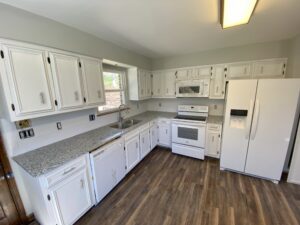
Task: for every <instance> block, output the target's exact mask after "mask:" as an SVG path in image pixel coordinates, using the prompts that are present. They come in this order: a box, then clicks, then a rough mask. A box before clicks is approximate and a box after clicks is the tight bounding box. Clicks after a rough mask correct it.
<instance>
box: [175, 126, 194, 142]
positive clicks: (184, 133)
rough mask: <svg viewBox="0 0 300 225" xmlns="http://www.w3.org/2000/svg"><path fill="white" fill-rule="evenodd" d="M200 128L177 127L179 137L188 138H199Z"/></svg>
mask: <svg viewBox="0 0 300 225" xmlns="http://www.w3.org/2000/svg"><path fill="white" fill-rule="evenodd" d="M198 131H199V130H198V129H196V128H186V127H178V128H177V137H178V138H182V139H188V140H194V141H197V140H198Z"/></svg>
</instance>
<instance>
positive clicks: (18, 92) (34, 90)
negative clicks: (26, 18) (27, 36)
mask: <svg viewBox="0 0 300 225" xmlns="http://www.w3.org/2000/svg"><path fill="white" fill-rule="evenodd" d="M2 48H3V56H4V64H5V66H4V67H5V70H6V74H7V76H6V77H4V75H3V78H5V79H6V81H8V85H5V83H4V82H3V88H4V89H6V90H7V93H8V92H9V91H10V93H11V100H9V99H7V100H8V103H7V104H8V105H10V104H11V105H10V106H11V109H9V110H13V111H15V112H13V113H12V114H14V113H15V115H16V116H19V115H28V114H38V113H45V112H51V111H54V102H53V96H52V89H51V85H50V83H51V81H50V72H51V71H50V70H49V68H48V65H47V53H46V51H43V50H40V49H33V48H25V47H24V48H23V47H19V46H18V47H17V46H12V45H4V46H2ZM8 86H9V87H8ZM9 89H10V90H9ZM7 96H8V95H7Z"/></svg>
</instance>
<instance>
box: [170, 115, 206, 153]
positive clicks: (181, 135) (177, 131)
mask: <svg viewBox="0 0 300 225" xmlns="http://www.w3.org/2000/svg"><path fill="white" fill-rule="evenodd" d="M205 131H206V125H204V124H193V123H192V122H191V123H190V122H177V121H173V122H172V142H173V143H177V144H184V145H189V146H194V147H199V148H205Z"/></svg>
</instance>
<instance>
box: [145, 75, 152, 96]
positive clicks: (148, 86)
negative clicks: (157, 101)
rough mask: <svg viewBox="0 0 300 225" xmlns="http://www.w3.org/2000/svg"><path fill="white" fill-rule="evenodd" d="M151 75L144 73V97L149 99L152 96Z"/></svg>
mask: <svg viewBox="0 0 300 225" xmlns="http://www.w3.org/2000/svg"><path fill="white" fill-rule="evenodd" d="M151 77H152V73H151V72H149V71H147V72H146V97H147V98H151V96H152V79H151Z"/></svg>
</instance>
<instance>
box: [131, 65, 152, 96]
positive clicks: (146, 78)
mask: <svg viewBox="0 0 300 225" xmlns="http://www.w3.org/2000/svg"><path fill="white" fill-rule="evenodd" d="M128 86H129V100H132V101H139V100H145V99H149V98H151V73H150V72H149V71H146V70H142V69H138V68H130V69H128Z"/></svg>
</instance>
